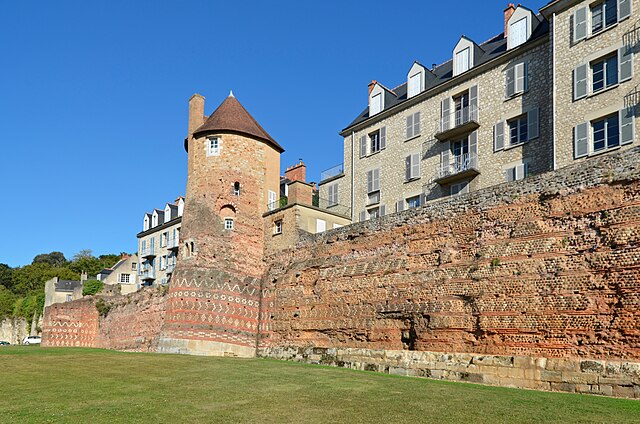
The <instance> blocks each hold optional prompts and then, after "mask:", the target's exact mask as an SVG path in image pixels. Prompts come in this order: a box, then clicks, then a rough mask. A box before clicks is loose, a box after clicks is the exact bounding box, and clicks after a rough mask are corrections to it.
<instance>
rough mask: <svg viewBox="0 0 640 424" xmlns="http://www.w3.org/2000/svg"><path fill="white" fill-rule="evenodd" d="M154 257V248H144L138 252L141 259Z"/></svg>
mask: <svg viewBox="0 0 640 424" xmlns="http://www.w3.org/2000/svg"><path fill="white" fill-rule="evenodd" d="M155 255H156V248H155V246H149V247H145V248H144V249H141V250H140V256H142V257H143V258H147V257H149V256H155Z"/></svg>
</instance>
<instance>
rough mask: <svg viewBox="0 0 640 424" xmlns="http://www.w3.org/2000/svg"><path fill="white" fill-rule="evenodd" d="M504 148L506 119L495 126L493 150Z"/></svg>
mask: <svg viewBox="0 0 640 424" xmlns="http://www.w3.org/2000/svg"><path fill="white" fill-rule="evenodd" d="M502 149H504V121H503V122H498V123H497V124H496V125H495V126H494V127H493V151H494V152H497V151H498V150H502Z"/></svg>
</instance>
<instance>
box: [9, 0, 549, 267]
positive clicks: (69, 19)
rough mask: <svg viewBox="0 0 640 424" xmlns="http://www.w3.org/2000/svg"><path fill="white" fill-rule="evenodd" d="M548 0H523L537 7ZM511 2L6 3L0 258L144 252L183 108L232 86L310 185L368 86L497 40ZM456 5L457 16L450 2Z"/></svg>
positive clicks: (332, 157) (179, 160)
mask: <svg viewBox="0 0 640 424" xmlns="http://www.w3.org/2000/svg"><path fill="white" fill-rule="evenodd" d="M546 2H547V1H546V0H535V1H528V2H526V3H524V5H525V6H527V7H529V8H531V9H533V10H535V11H538V9H539V8H540V7H542V6H543V5H544V4H546ZM507 3H508V2H507V1H494V0H483V1H477V0H473V1H472V0H459V1H456V2H455V3H452V2H434V1H419V2H414V3H397V2H376V1H367V2H355V1H352V2H347V1H344V0H342V1H334V0H325V1H322V2H313V3H312V2H301V1H277V0H276V1H272V2H264V1H245V2H229V1H224V2H222V1H214V0H208V1H207V0H183V1H163V0H155V1H147V0H145V1H142V0H137V1H131V0H110V1H105V2H92V1H86V2H81V1H71V0H58V1H55V2H54V1H13V2H9V1H6V2H3V7H2V13H1V14H0V39H1V40H2V42H1V44H0V54H1V57H2V66H0V113H1V114H0V143H1V145H2V153H0V181H1V183H0V184H1V186H0V187H1V188H2V190H1V192H2V194H3V197H4V205H3V207H2V208H0V221H1V222H2V223H3V235H4V237H3V238H2V239H3V241H4V243H1V244H0V263H7V264H9V265H11V266H20V265H25V264H28V263H30V262H31V260H32V259H33V257H34V256H35V255H37V254H39V253H45V252H50V251H54V250H58V251H62V252H63V253H64V254H65V255H66V256H67V257H68V258H70V257H72V256H73V254H75V253H76V252H78V251H79V250H81V249H92V250H93V251H94V254H96V255H97V254H105V253H119V252H121V251H127V252H135V251H136V250H137V242H136V236H135V235H136V234H137V233H138V232H139V231H140V230H141V228H142V217H143V214H144V212H145V211H148V210H151V209H153V208H160V207H163V206H164V204H165V203H166V202H167V201H171V200H173V199H175V197H177V196H178V195H182V194H184V192H185V185H186V165H187V164H186V159H187V158H186V154H185V152H184V149H183V140H184V137H185V135H186V129H187V110H188V109H187V102H188V99H189V97H190V96H191V95H192V94H193V93H195V92H198V93H200V94H202V95H204V96H205V97H206V99H207V100H206V104H205V112H206V113H207V114H210V113H211V112H212V111H213V110H214V109H215V108H216V107H217V106H218V104H219V103H220V102H222V100H224V98H225V97H226V96H227V95H228V93H229V90H230V89H233V91H234V93H235V95H236V97H237V98H238V100H239V101H240V102H241V103H242V104H243V105H244V106H245V107H246V108H247V110H248V111H249V112H250V113H251V114H252V115H253V116H254V117H255V118H256V119H257V120H258V122H260V123H261V124H262V126H263V127H264V128H265V129H266V130H267V131H268V132H269V133H270V134H271V135H272V136H273V137H274V138H275V139H276V140H277V141H278V142H279V143H280V144H281V145H282V146H283V147H284V148H285V149H286V152H285V153H284V154H283V155H282V158H281V159H282V160H281V164H282V167H283V168H285V167H286V166H288V165H290V164H293V163H294V162H296V161H297V159H299V158H302V159H303V160H304V161H305V162H306V163H307V165H308V179H309V180H314V181H317V180H318V177H319V175H320V172H321V171H322V170H324V169H326V168H329V167H331V166H332V165H335V164H338V163H341V162H342V139H341V138H340V136H339V135H338V132H339V131H340V130H341V129H342V128H344V127H345V126H347V125H348V124H349V123H350V122H351V121H352V120H353V119H354V118H355V117H356V116H357V115H358V114H359V113H360V112H361V111H362V109H363V108H364V107H365V106H366V102H367V84H368V83H369V81H371V80H372V79H376V80H378V81H379V82H381V83H382V84H384V85H386V86H388V87H395V86H397V85H399V84H401V83H402V82H403V81H404V79H405V78H406V73H407V72H408V70H409V68H410V67H411V64H412V63H413V61H414V60H419V61H420V62H421V63H423V64H424V65H426V66H430V65H431V64H432V63H438V64H439V63H442V62H444V61H446V60H448V59H449V57H450V56H451V52H452V50H453V47H454V45H455V44H456V42H457V41H458V39H459V37H460V36H461V35H462V34H464V35H466V36H468V37H470V38H472V39H473V40H474V41H476V42H478V43H480V42H483V41H486V40H487V39H489V38H491V37H492V36H494V35H496V34H498V33H501V32H502V29H503V10H504V8H505V7H506V5H507ZM453 4H455V10H454V9H452V7H453V6H452V5H453Z"/></svg>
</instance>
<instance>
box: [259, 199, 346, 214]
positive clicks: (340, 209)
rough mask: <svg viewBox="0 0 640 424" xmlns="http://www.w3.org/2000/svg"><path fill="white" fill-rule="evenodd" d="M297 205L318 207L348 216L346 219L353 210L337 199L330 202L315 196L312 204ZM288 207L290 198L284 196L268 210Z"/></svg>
mask: <svg viewBox="0 0 640 424" xmlns="http://www.w3.org/2000/svg"><path fill="white" fill-rule="evenodd" d="M296 204H298V205H303V206H312V207H316V208H319V209H323V210H326V211H327V212H330V213H333V214H337V215H342V216H346V217H349V216H351V208H350V207H349V206H345V205H341V204H339V203H338V202H337V200H335V199H334V200H328V199H321V198H320V197H318V196H313V197H312V199H311V203H310V204H309V203H308V202H304V201H302V202H301V201H297V202H296ZM288 205H289V198H288V197H286V196H282V197H281V198H280V200H278V201H277V202H272V203H269V204H268V205H267V209H268V210H269V211H275V210H277V209H280V208H284V207H285V206H288Z"/></svg>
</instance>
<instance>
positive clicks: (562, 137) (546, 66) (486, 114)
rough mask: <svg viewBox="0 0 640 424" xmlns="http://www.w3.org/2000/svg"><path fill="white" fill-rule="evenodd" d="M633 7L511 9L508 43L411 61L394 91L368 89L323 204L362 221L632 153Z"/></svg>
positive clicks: (468, 45) (615, 0)
mask: <svg viewBox="0 0 640 424" xmlns="http://www.w3.org/2000/svg"><path fill="white" fill-rule="evenodd" d="M631 8H632V7H631V1H630V0H607V1H604V2H588V1H575V0H574V1H554V2H551V3H549V4H548V5H547V6H545V8H543V9H542V11H541V13H540V14H536V13H534V12H533V11H532V10H530V9H527V8H526V7H524V6H521V5H519V6H517V7H515V6H514V5H512V4H510V5H508V7H507V8H506V9H505V10H504V32H503V33H501V34H499V35H497V36H495V37H493V38H492V39H490V40H488V41H486V42H483V43H480V44H477V43H475V42H474V41H473V40H471V39H469V38H468V37H465V36H462V37H461V38H460V41H459V42H458V44H457V45H456V46H455V47H454V48H453V51H452V58H451V60H449V61H447V62H445V63H444V64H442V65H439V66H435V65H434V66H433V67H431V68H427V67H425V66H423V65H422V64H420V63H418V62H415V63H414V64H413V65H412V66H411V68H410V69H409V72H408V73H407V76H406V82H405V83H404V84H402V85H400V86H398V87H395V88H393V89H389V88H387V87H385V86H384V85H382V84H381V83H379V82H376V81H372V82H371V83H370V84H369V87H368V88H369V96H368V97H369V105H368V107H367V108H366V109H365V110H364V111H363V112H362V113H361V114H360V115H359V116H358V117H357V118H356V119H355V120H354V121H353V122H352V123H351V124H349V126H347V127H346V128H345V129H344V130H343V131H342V132H341V133H340V134H341V136H343V137H344V164H343V165H341V166H339V167H338V168H334V169H332V170H329V172H327V173H325V174H324V175H323V176H322V177H321V182H320V196H321V197H331V196H334V197H337V199H338V202H339V203H341V204H347V205H350V207H351V209H352V219H353V221H364V220H367V219H370V218H375V217H377V216H381V215H385V214H388V213H393V212H397V211H402V210H405V209H407V208H413V207H418V206H420V205H422V204H424V203H425V202H427V201H430V200H433V199H437V198H442V197H446V196H456V195H459V194H464V193H467V192H469V191H475V190H479V189H482V188H485V187H488V186H492V185H496V184H500V183H503V182H507V181H513V180H518V179H522V178H525V177H526V176H528V175H532V174H538V173H542V172H546V171H551V170H553V169H557V168H558V167H562V166H567V165H570V164H572V163H574V162H575V161H576V160H584V159H585V158H587V157H589V156H591V155H593V154H599V153H601V152H604V151H610V150H613V149H617V148H620V146H626V145H632V144H633V142H634V139H635V138H634V135H635V131H634V127H635V124H634V118H633V115H634V113H635V112H634V111H632V109H625V110H624V111H623V108H626V106H629V103H630V101H629V99H631V100H633V93H635V88H634V87H635V85H636V84H637V83H635V82H634V80H635V78H634V76H633V57H634V56H633V51H632V50H633V46H635V45H636V44H637V42H636V38H637V35H636V32H637V29H636V28H637V25H636V23H635V19H629V16H630V15H631ZM607 10H609V15H607V14H606V13H607V12H606V11H607ZM614 10H615V11H616V13H615V16H614V14H613V12H612V11H614ZM633 10H637V9H636V8H635V5H634V8H633ZM576 13H578V15H579V20H576V18H575V15H576ZM587 20H588V21H589V24H588V25H587V22H586V21H587ZM600 20H602V26H601V27H600V26H599V25H600V23H599V22H600ZM575 22H578V25H577V28H578V30H577V31H576V30H575V28H574V26H575ZM607 23H608V24H607ZM587 27H588V28H587ZM589 28H592V29H589ZM583 32H584V34H583ZM576 33H577V35H576ZM623 39H624V40H627V41H624V40H623ZM632 44H633V46H631V45H632ZM608 69H609V70H613V69H615V71H616V72H615V75H614V73H613V72H609V73H607V70H608ZM576 75H577V78H578V80H579V81H578V82H576ZM603 81H604V82H603ZM576 91H577V92H576ZM636 97H637V96H636ZM625 99H627V102H626V104H625ZM630 111H631V112H630ZM603 139H607V141H603ZM618 139H619V141H616V140H618ZM574 140H575V141H574ZM603 143H604V144H603ZM602 146H605V147H602Z"/></svg>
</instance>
